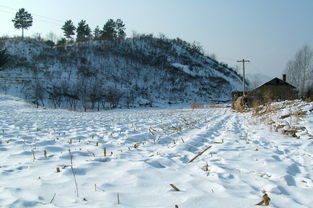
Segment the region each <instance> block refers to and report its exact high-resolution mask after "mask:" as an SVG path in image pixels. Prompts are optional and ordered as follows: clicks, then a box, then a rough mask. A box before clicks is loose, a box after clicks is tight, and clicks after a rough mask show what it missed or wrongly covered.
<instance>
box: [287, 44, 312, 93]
mask: <svg viewBox="0 0 313 208" xmlns="http://www.w3.org/2000/svg"><path fill="white" fill-rule="evenodd" d="M285 72H286V74H287V81H288V82H290V83H291V84H293V85H294V86H296V87H297V88H298V89H299V92H300V94H301V95H303V94H304V93H305V92H306V91H307V90H308V89H309V88H310V87H312V86H310V85H312V80H313V77H312V76H309V75H312V74H313V50H312V49H311V48H310V46H308V45H305V46H304V47H303V48H302V49H300V50H299V51H298V52H297V53H296V55H295V57H294V59H292V60H290V61H289V62H288V63H287V67H286V70H285Z"/></svg>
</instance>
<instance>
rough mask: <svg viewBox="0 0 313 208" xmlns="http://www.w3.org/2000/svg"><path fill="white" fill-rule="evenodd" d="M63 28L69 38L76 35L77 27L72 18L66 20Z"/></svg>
mask: <svg viewBox="0 0 313 208" xmlns="http://www.w3.org/2000/svg"><path fill="white" fill-rule="evenodd" d="M61 29H62V30H63V33H64V36H65V37H66V38H67V39H72V36H73V35H75V30H76V27H75V26H74V23H73V22H72V20H66V21H65V23H64V25H63V26H62V28H61Z"/></svg>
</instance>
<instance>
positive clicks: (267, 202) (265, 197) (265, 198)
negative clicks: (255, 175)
mask: <svg viewBox="0 0 313 208" xmlns="http://www.w3.org/2000/svg"><path fill="white" fill-rule="evenodd" d="M262 192H263V200H262V201H260V202H259V203H257V204H256V205H260V206H268V205H270V201H271V198H270V197H269V196H268V195H267V193H266V191H262Z"/></svg>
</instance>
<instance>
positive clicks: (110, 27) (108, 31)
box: [101, 19, 117, 40]
mask: <svg viewBox="0 0 313 208" xmlns="http://www.w3.org/2000/svg"><path fill="white" fill-rule="evenodd" d="M116 37H117V34H116V30H115V22H114V20H113V19H109V20H108V21H107V22H106V23H105V25H104V26H103V29H102V32H101V39H102V40H116Z"/></svg>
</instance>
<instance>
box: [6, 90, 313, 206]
mask: <svg viewBox="0 0 313 208" xmlns="http://www.w3.org/2000/svg"><path fill="white" fill-rule="evenodd" d="M312 116H313V113H312V112H308V114H307V115H305V116H304V117H303V118H302V119H303V120H302V121H301V122H302V123H303V125H305V126H306V127H307V129H308V130H309V131H311V130H312V129H313V128H312V126H313V119H312ZM309 133H311V134H312V132H309ZM210 146H211V147H210ZM208 147H210V148H209V149H207V151H205V152H204V153H203V154H202V155H200V156H199V157H197V158H196V159H194V160H193V161H192V162H190V160H191V159H192V158H194V157H195V156H196V155H197V154H198V153H199V152H201V151H203V150H205V149H206V148H208ZM69 149H70V152H69ZM105 152H106V153H105ZM105 154H106V155H105ZM71 155H72V166H71ZM312 157H313V140H312V139H310V138H309V137H307V136H306V137H303V138H302V137H301V136H300V138H299V139H296V138H294V137H291V136H285V135H282V134H281V133H279V132H276V131H275V130H272V131H271V128H270V127H269V126H266V124H263V123H262V122H260V121H258V119H257V118H253V117H251V115H250V113H245V114H239V113H235V112H233V111H232V110H231V109H230V108H227V107H226V106H218V107H211V108H206V109H194V110H191V109H189V108H187V107H186V108H168V109H161V108H154V109H153V108H151V109H133V110H126V109H125V110H114V111H105V112H88V113H83V112H71V111H67V110H53V109H36V108H34V107H33V106H31V105H29V104H26V103H24V102H23V101H22V100H20V99H19V98H15V97H10V96H5V95H0V158H1V160H0V207H17V208H19V207H73V208H79V207H99V208H111V207H121V208H122V207H134V208H141V207H142V208H145V207H151V208H166V207H169V208H174V207H175V205H177V206H178V207H179V208H182V207H183V208H184V207H185V208H199V207H225V208H230V207H231V208H236V207H238V208H245V207H255V204H256V203H258V202H259V201H261V200H262V195H263V194H262V190H265V191H266V193H267V194H268V196H269V197H270V198H271V201H270V207H280V208H281V207H286V206H287V207H288V208H296V207H313V198H312V196H313V180H312V179H313V168H312V167H313V158H312ZM72 168H73V169H72ZM57 169H59V170H60V172H58V171H57ZM72 170H73V171H74V172H75V175H73V172H72ZM74 176H75V178H76V182H77V190H78V193H77V191H76V185H75V178H74ZM170 184H174V185H175V186H176V187H177V188H178V189H180V191H175V190H174V189H173V188H172V187H171V186H170Z"/></svg>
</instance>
